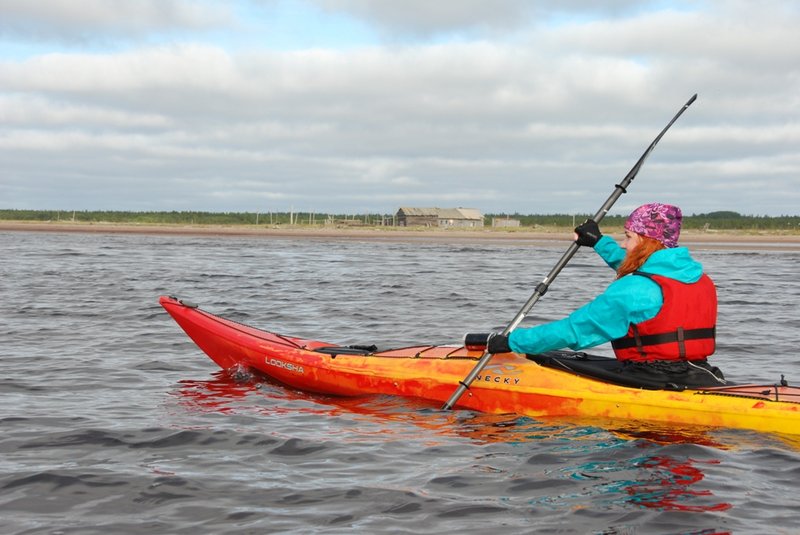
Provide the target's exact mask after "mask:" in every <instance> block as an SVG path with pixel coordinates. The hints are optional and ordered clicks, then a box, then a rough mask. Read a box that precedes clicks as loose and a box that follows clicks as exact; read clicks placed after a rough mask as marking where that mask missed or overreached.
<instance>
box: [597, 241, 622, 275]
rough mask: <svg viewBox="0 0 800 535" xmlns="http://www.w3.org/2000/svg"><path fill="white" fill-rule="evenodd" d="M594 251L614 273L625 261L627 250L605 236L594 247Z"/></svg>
mask: <svg viewBox="0 0 800 535" xmlns="http://www.w3.org/2000/svg"><path fill="white" fill-rule="evenodd" d="M594 251H595V252H596V253H597V254H598V255H600V258H602V259H603V260H604V261H605V263H606V264H608V266H609V267H610V268H611V269H613V270H614V271H616V270H617V268H618V267H619V265H620V264H621V263H622V261H623V260H624V259H625V254H626V252H625V249H623V248H622V247H620V245H619V244H618V243H617V242H616V240H615V239H614V238H612V237H610V236H605V235H604V236H603V237H602V238H600V240H598V242H597V243H596V244H595V245H594Z"/></svg>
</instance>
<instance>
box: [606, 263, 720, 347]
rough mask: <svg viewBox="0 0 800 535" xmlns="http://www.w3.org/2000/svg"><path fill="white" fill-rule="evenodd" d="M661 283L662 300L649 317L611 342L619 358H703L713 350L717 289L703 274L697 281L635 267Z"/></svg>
mask: <svg viewBox="0 0 800 535" xmlns="http://www.w3.org/2000/svg"><path fill="white" fill-rule="evenodd" d="M633 274H634V275H641V276H645V277H648V278H649V279H650V280H652V281H654V282H656V283H657V284H658V285H659V286H660V287H661V293H662V295H663V296H664V304H663V305H662V306H661V310H660V311H659V312H658V314H656V316H655V317H654V318H652V319H649V320H647V321H644V322H642V323H638V324H631V326H630V328H629V329H628V334H627V335H626V336H624V337H622V338H618V339H617V340H613V341H612V342H611V346H612V347H613V348H614V354H615V355H616V356H617V358H618V359H619V360H631V361H636V362H652V361H654V360H666V361H673V362H674V361H681V360H704V359H705V358H706V357H708V356H709V355H711V354H712V353H714V348H715V343H714V337H715V331H716V323H717V290H716V288H715V287H714V283H713V282H712V281H711V279H710V278H709V277H708V275H705V274H703V275H702V276H701V277H700V279H699V280H698V281H697V282H694V283H684V282H680V281H677V280H675V279H670V278H669V277H664V276H661V275H653V274H651V273H644V272H641V271H636V272H634V273H633Z"/></svg>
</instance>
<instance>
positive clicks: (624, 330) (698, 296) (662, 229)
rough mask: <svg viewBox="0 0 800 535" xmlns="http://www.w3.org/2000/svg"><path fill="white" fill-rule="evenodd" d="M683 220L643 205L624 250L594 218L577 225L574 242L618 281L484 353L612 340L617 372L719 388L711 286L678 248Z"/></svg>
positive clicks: (498, 338) (498, 339)
mask: <svg viewBox="0 0 800 535" xmlns="http://www.w3.org/2000/svg"><path fill="white" fill-rule="evenodd" d="M681 220H682V215H681V210H680V208H678V207H677V206H672V205H669V204H660V203H650V204H645V205H642V206H640V207H638V208H637V209H636V210H634V211H633V212H632V213H631V214H630V216H629V217H628V219H627V221H626V222H625V238H624V240H623V242H622V246H620V245H619V244H617V242H616V241H615V240H614V239H612V238H610V237H608V236H603V235H602V233H601V232H600V229H599V227H598V225H597V223H596V222H595V221H593V220H591V219H588V220H587V221H586V222H584V223H583V224H581V225H579V226H578V227H577V228H576V229H575V241H576V243H577V244H578V245H581V246H586V247H592V248H593V249H594V251H595V252H596V253H597V254H598V255H600V257H601V258H602V259H603V260H604V261H605V262H606V264H608V265H609V266H610V267H611V268H612V269H614V270H615V271H616V273H617V277H616V279H615V280H614V281H613V282H612V283H611V284H610V285H609V286H608V287H607V288H606V290H605V291H604V292H603V293H601V294H600V295H598V296H597V297H596V298H595V299H593V300H592V301H591V302H589V303H587V304H586V305H584V306H582V307H580V308H579V309H577V310H575V311H574V312H573V313H572V314H570V315H569V316H567V317H566V318H564V319H561V320H558V321H554V322H551V323H546V324H543V325H538V326H536V327H531V328H518V329H516V330H514V331H512V332H511V333H510V334H509V335H508V336H503V335H502V334H493V335H491V336H490V339H489V340H488V345H487V350H488V351H489V352H490V353H505V352H509V351H514V352H516V353H527V354H534V355H535V354H540V353H543V352H546V351H551V350H555V349H564V348H570V349H573V350H579V349H585V348H589V347H594V346H597V345H600V344H603V343H606V342H611V344H612V347H613V348H614V354H615V355H616V357H617V360H618V361H619V363H620V370H619V371H621V372H624V373H631V374H637V375H645V376H647V375H657V376H660V377H665V378H672V377H674V378H675V379H677V380H679V381H680V382H682V383H683V384H687V385H691V384H696V385H698V386H701V385H709V384H724V382H725V381H724V378H723V375H722V372H720V370H719V369H718V368H716V367H713V366H711V365H709V364H708V362H707V360H706V358H707V357H708V356H709V355H711V354H712V353H714V348H715V341H714V339H715V326H716V320H717V292H716V288H715V286H714V283H713V282H712V281H711V279H710V278H709V277H708V275H706V274H705V273H704V272H703V266H702V265H701V264H700V263H699V262H697V261H696V260H694V259H693V258H692V257H691V256H690V254H689V250H688V249H687V248H686V247H679V246H678V237H679V235H680V229H681Z"/></svg>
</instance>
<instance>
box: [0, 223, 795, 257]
mask: <svg viewBox="0 0 800 535" xmlns="http://www.w3.org/2000/svg"><path fill="white" fill-rule="evenodd" d="M10 231H14V232H17V231H18V232H80V233H97V234H152V235H194V236H251V237H263V238H296V239H302V238H309V239H336V240H342V239H357V240H384V241H432V242H482V241H496V242H507V243H515V244H520V245H524V244H535V243H540V242H564V243H567V242H569V240H571V239H572V230H571V229H568V228H552V229H491V228H485V229H476V230H461V229H452V228H451V229H438V228H399V227H363V228H358V227H335V226H330V227H328V226H312V227H309V226H288V225H282V226H264V225H262V226H255V225H140V224H115V223H72V222H63V221H59V222H26V221H0V232H10ZM603 231H604V232H605V233H608V234H611V235H618V234H619V235H621V234H622V229H621V228H603ZM680 243H681V245H686V246H689V247H692V248H695V249H769V250H781V251H800V234H797V233H780V232H777V231H759V232H757V231H741V232H737V231H696V230H685V231H683V232H682V233H681V240H680Z"/></svg>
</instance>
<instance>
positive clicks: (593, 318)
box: [508, 240, 664, 354]
mask: <svg viewBox="0 0 800 535" xmlns="http://www.w3.org/2000/svg"><path fill="white" fill-rule="evenodd" d="M612 241H613V240H612ZM599 244H600V242H598V245H599ZM663 302H664V301H663V297H662V295H661V289H660V288H659V286H658V284H657V283H655V282H653V281H651V280H649V279H647V278H646V277H635V276H626V277H623V278H621V279H618V280H615V281H614V282H612V283H611V284H610V285H609V286H608V288H607V289H606V290H605V291H604V292H603V293H602V294H600V295H598V296H597V297H596V298H595V299H594V300H592V301H590V302H589V303H587V304H585V305H584V306H582V307H580V308H579V309H577V310H576V311H575V312H573V313H572V314H570V315H569V316H567V317H566V318H564V319H561V320H558V321H554V322H551V323H545V324H543V325H539V326H536V327H531V328H518V329H516V330H514V331H512V332H511V334H510V335H509V338H508V340H509V345H510V347H511V349H512V350H513V351H515V352H517V353H530V354H538V353H543V352H545V351H552V350H554V349H563V348H570V349H574V350H578V349H584V348H587V347H594V346H597V345H600V344H603V343H605V342H609V341H611V340H614V339H616V338H621V337H622V336H625V334H626V333H627V332H628V327H629V326H630V324H631V323H641V322H643V321H646V320H649V319H652V318H654V317H655V316H656V314H658V311H659V310H661V305H662V304H663Z"/></svg>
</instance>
